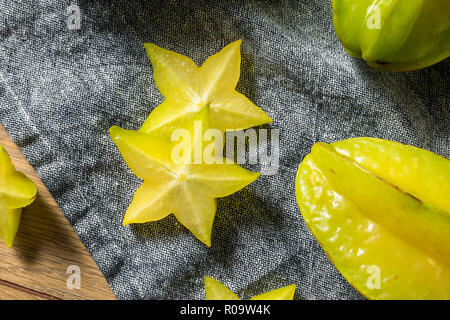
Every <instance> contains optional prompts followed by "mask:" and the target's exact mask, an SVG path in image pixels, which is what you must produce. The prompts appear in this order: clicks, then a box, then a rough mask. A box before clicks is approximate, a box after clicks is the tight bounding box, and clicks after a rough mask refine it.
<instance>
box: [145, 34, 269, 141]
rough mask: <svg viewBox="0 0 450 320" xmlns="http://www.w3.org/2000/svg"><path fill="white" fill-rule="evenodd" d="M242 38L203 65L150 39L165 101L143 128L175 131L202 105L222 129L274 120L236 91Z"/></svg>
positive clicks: (213, 123) (155, 131) (148, 45)
mask: <svg viewBox="0 0 450 320" xmlns="http://www.w3.org/2000/svg"><path fill="white" fill-rule="evenodd" d="M240 44H241V41H240V40H239V41H235V42H233V43H231V44H229V45H227V46H226V47H225V48H223V49H222V50H221V51H220V52H219V53H217V54H215V55H213V56H211V57H209V58H208V59H207V60H206V61H205V62H204V63H203V65H202V66H201V67H197V65H196V64H195V63H194V62H193V61H192V60H191V59H189V58H187V57H185V56H183V55H181V54H178V53H176V52H173V51H169V50H166V49H163V48H160V47H158V46H156V45H155V44H152V43H145V44H144V46H145V49H146V51H147V55H148V57H149V58H150V61H151V63H152V65H153V77H154V80H155V83H156V86H157V87H158V89H159V91H160V92H161V93H162V95H163V96H164V98H165V100H164V102H163V103H162V104H160V105H159V106H158V107H156V108H155V110H153V112H152V113H151V114H150V115H149V117H148V118H147V120H146V121H145V122H144V124H143V125H142V127H141V128H140V131H142V132H145V133H152V134H163V135H164V134H166V135H169V136H170V135H171V134H172V132H173V130H174V129H176V128H180V127H182V124H183V123H184V122H185V121H186V120H189V119H191V118H193V117H194V116H195V115H196V114H198V113H199V112H200V111H202V110H206V111H207V114H208V117H209V118H210V122H211V126H212V127H213V128H217V129H219V130H221V131H222V132H225V131H226V130H241V129H247V128H250V127H254V126H258V125H262V124H265V123H269V122H272V119H271V118H270V117H269V116H268V115H267V114H266V113H265V112H264V111H263V110H262V109H260V108H259V107H257V106H256V105H255V104H253V103H252V102H251V101H250V100H249V99H248V98H246V97H245V96H244V95H243V94H241V93H239V92H237V91H236V90H235V88H236V85H237V83H238V81H239V76H240V64H241V53H240Z"/></svg>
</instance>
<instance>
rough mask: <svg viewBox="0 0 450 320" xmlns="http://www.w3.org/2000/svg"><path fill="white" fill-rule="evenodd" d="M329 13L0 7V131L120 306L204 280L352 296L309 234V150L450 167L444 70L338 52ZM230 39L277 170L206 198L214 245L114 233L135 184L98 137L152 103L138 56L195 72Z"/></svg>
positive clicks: (192, 4) (225, 6)
mask: <svg viewBox="0 0 450 320" xmlns="http://www.w3.org/2000/svg"><path fill="white" fill-rule="evenodd" d="M330 2H331V1H327V0H309V1H296V0H292V1H273V2H266V1H264V2H263V1H261V2H260V1H245V2H231V1H221V2H216V1H205V2H202V1H200V0H195V1H185V2H180V1H160V2H157V1H132V0H122V1H111V2H109V1H82V0H79V1H78V2H76V1H73V2H72V1H61V0H53V1H52V0H41V1H32V0H24V1H22V0H8V1H3V2H1V4H0V121H1V123H2V124H3V125H4V126H5V128H6V129H7V131H8V132H9V134H10V135H11V137H12V138H13V140H14V141H15V142H16V143H17V144H18V145H19V146H20V148H21V149H22V151H23V152H24V154H25V156H26V158H27V159H28V161H29V162H30V163H31V164H32V165H33V166H34V167H35V168H36V170H37V172H38V173H39V175H40V177H41V178H42V180H43V182H44V183H45V185H46V186H47V188H48V189H49V190H50V192H51V193H52V194H53V196H54V197H55V199H56V201H57V202H58V204H59V205H60V206H61V208H62V210H63V212H64V214H65V215H66V216H67V218H68V219H69V220H70V222H71V223H72V225H73V227H74V228H75V230H76V232H77V233H78V234H79V236H80V238H81V240H82V241H83V243H84V244H85V245H86V247H87V248H88V250H89V251H90V252H91V254H92V256H93V257H94V259H95V261H96V262H97V264H98V265H99V267H100V269H101V271H102V272H103V273H104V275H105V276H106V278H107V280H108V282H109V284H110V285H111V287H112V289H113V290H114V292H115V294H116V295H117V297H118V298H121V299H203V298H204V285H203V276H205V275H209V276H212V277H214V278H216V279H218V280H219V281H221V282H223V283H224V284H226V285H227V286H229V287H230V289H232V290H233V291H235V292H237V293H238V294H239V295H240V296H241V297H243V298H248V297H250V296H253V295H256V294H258V293H262V292H265V291H267V290H270V289H274V288H277V287H281V286H283V285H287V284H290V283H295V284H297V291H296V298H298V299H360V298H362V297H361V296H360V295H359V294H358V293H357V292H356V291H355V290H354V289H353V288H352V286H351V285H349V284H348V283H347V282H346V280H345V279H344V278H343V277H342V276H341V275H340V273H339V272H338V271H337V270H336V269H335V268H334V266H333V265H332V263H331V262H330V261H329V260H328V258H327V257H326V255H325V253H324V252H323V250H322V249H321V247H320V246H319V244H318V243H317V241H316V240H315V239H314V237H313V236H312V235H311V233H310V231H309V230H308V228H307V227H306V226H305V223H304V221H303V219H302V217H301V214H300V211H299V209H298V207H297V203H296V200H295V195H294V180H295V174H296V170H297V166H298V164H299V163H300V162H301V160H302V159H303V157H304V156H305V155H306V154H307V153H308V152H309V150H310V148H311V146H312V145H313V143H314V142H315V141H325V142H334V141H337V140H341V139H346V138H350V137H357V136H371V137H379V138H385V139H390V140H395V141H399V142H403V143H407V144H411V145H415V146H418V147H421V148H425V149H429V150H431V151H434V152H436V153H438V154H441V155H443V156H446V157H449V156H450V150H449V146H450V141H449V138H450V134H449V132H450V130H449V123H450V112H449V106H448V102H449V98H450V96H449V92H450V90H449V82H448V71H449V61H448V60H447V61H444V62H442V63H440V64H438V65H435V66H433V67H430V68H427V69H425V70H422V71H418V72H410V73H401V74H395V73H390V72H385V71H380V70H372V69H370V68H369V67H368V66H367V65H366V64H365V62H363V61H359V60H356V59H353V58H351V57H350V56H348V55H347V54H346V53H345V51H344V49H343V48H342V46H341V44H340V42H339V41H338V39H337V37H336V35H335V33H334V30H333V25H332V11H331V4H330ZM71 3H76V4H78V6H79V8H80V9H81V24H80V29H78V30H77V29H74V30H72V29H69V28H68V25H67V22H66V20H67V18H68V13H67V7H68V6H69V5H70V4H71ZM237 39H243V44H242V55H243V61H242V73H241V79H240V82H239V85H238V90H239V91H240V92H242V93H244V94H245V95H246V96H247V97H249V98H250V99H251V100H252V101H253V102H255V104H257V105H258V106H259V107H261V108H262V109H264V110H265V111H266V112H267V113H268V114H269V115H270V116H271V117H272V118H273V119H274V123H273V125H271V127H273V128H278V129H280V143H281V158H280V168H279V171H278V173H277V174H276V175H272V176H262V177H261V178H259V179H258V180H257V181H256V182H254V183H253V184H251V185H250V186H248V187H246V188H245V189H244V190H242V191H240V192H238V193H236V194H233V195H232V196H229V197H227V198H223V199H219V200H218V211H217V216H216V220H215V223H214V229H213V237H212V247H211V248H207V247H206V246H205V245H203V244H202V243H201V242H200V241H198V240H197V239H196V238H194V237H193V236H192V234H191V233H190V232H189V231H187V230H186V229H185V228H183V227H182V226H181V225H180V224H179V223H178V222H177V221H176V219H175V218H174V217H173V216H170V217H168V218H166V219H164V220H162V221H159V222H154V223H146V224H143V225H132V226H127V227H122V226H121V222H122V218H123V215H124V212H125V211H126V209H127V207H128V205H129V204H130V202H131V200H132V196H133V193H134V191H135V190H136V189H137V188H138V186H139V185H140V184H141V181H140V180H139V179H138V178H136V177H135V176H134V175H133V174H132V173H131V171H130V170H129V169H128V168H127V166H126V164H125V162H124V161H123V159H122V157H121V155H120V153H119V151H118V149H117V148H116V147H115V145H114V144H113V142H112V141H111V139H110V137H109V134H108V129H109V127H110V126H112V125H118V126H121V127H124V128H127V129H137V128H139V126H140V125H141V124H142V123H143V121H144V120H145V118H146V117H147V116H148V114H149V113H150V112H151V111H152V110H153V108H154V107H156V106H157V105H158V104H159V103H161V102H162V101H163V98H162V96H161V94H160V93H159V92H158V90H157V88H156V86H155V84H154V82H153V77H152V66H151V63H150V62H149V60H148V58H147V56H146V54H145V50H144V48H143V45H142V44H143V43H144V42H152V43H155V44H157V45H159V46H161V47H164V48H167V49H170V50H174V51H177V52H179V53H181V54H184V55H187V56H188V57H190V58H192V59H193V60H194V61H195V62H196V63H197V64H199V65H200V64H201V63H202V62H203V61H204V60H205V59H206V58H207V57H208V56H210V55H211V54H213V53H216V52H217V51H219V50H220V49H221V48H222V47H224V46H225V45H227V44H228V43H230V42H232V41H234V40H237ZM248 167H249V168H251V169H258V168H257V167H255V168H253V167H251V166H248Z"/></svg>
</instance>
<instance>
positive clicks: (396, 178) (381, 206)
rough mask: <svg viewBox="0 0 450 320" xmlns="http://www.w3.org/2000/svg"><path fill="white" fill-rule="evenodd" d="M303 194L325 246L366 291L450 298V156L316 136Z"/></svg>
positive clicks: (303, 170) (301, 173) (309, 220)
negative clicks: (324, 140)
mask: <svg viewBox="0 0 450 320" xmlns="http://www.w3.org/2000/svg"><path fill="white" fill-rule="evenodd" d="M296 196H297V201H298V204H299V207H300V211H301V214H302V216H303V218H304V220H305V222H306V224H307V225H308V227H309V229H310V230H311V232H312V233H313V235H314V236H315V237H316V239H317V240H318V242H319V243H320V244H321V246H322V248H323V249H324V251H325V253H326V254H327V255H328V257H329V258H330V260H331V261H332V262H333V263H334V265H335V266H336V268H337V269H338V270H339V271H340V272H341V274H342V275H343V276H344V277H345V278H346V279H347V280H348V281H349V283H351V284H352V285H353V286H354V287H355V289H357V290H358V291H359V292H360V293H362V294H363V295H364V296H366V297H368V298H370V299H450V160H448V159H446V158H444V157H441V156H439V155H437V154H434V153H432V152H429V151H426V150H422V149H419V148H415V147H412V146H407V145H403V144H400V143H396V142H392V141H387V140H381V139H374V138H353V139H348V140H343V141H339V142H335V143H333V144H331V145H329V144H325V143H316V144H315V145H314V146H313V147H312V149H311V153H310V154H309V155H307V156H306V157H305V158H304V160H303V161H302V163H301V164H300V166H299V170H298V173H297V180H296ZM376 279H378V280H377V281H378V282H377V281H375V282H372V281H373V280H376ZM374 283H375V284H376V285H374Z"/></svg>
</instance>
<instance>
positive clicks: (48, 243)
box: [0, 125, 115, 300]
mask: <svg viewBox="0 0 450 320" xmlns="http://www.w3.org/2000/svg"><path fill="white" fill-rule="evenodd" d="M0 144H1V145H2V146H3V147H5V149H6V150H7V151H8V153H9V155H10V157H11V159H12V161H13V163H14V166H15V167H16V169H17V170H19V171H21V172H23V173H24V174H26V175H27V176H28V177H29V178H30V179H31V180H33V181H34V183H35V184H36V186H37V189H38V196H37V198H36V200H35V201H34V202H33V203H32V204H31V205H30V206H29V207H27V208H25V209H24V210H23V214H22V220H21V224H20V229H19V232H18V234H17V238H16V240H15V242H14V246H13V247H12V248H11V249H8V248H7V247H6V246H5V245H4V244H3V243H2V242H0V299H27V300H28V299H45V300H48V299H108V300H110V299H115V296H114V294H113V293H112V291H111V288H110V287H109V285H108V284H107V282H106V280H105V278H104V276H103V275H102V273H101V272H100V270H99V269H98V267H97V265H96V263H95V262H94V260H93V259H92V257H91V256H90V254H89V252H88V251H87V250H86V248H85V247H84V245H83V244H82V243H81V241H80V239H79V238H78V235H77V234H76V233H75V231H74V230H73V228H72V227H71V225H70V223H69V221H68V220H67V219H66V218H65V217H64V215H63V213H62V212H61V209H60V208H59V207H58V205H57V204H56V202H55V200H54V199H53V197H52V196H51V194H50V193H49V192H48V191H47V189H46V188H45V186H44V185H43V184H42V181H41V180H40V179H39V177H38V175H37V174H36V172H35V170H34V169H33V168H32V167H31V166H30V165H29V164H28V162H27V161H26V160H25V158H24V156H23V155H22V153H21V152H20V150H19V148H18V147H17V146H16V145H15V144H14V143H13V142H12V141H11V139H10V138H9V136H8V134H7V133H6V131H5V130H4V128H3V127H2V126H1V125H0ZM71 266H77V267H79V274H78V273H77V272H74V271H73V270H74V269H73V268H74V267H71ZM69 267H71V268H69ZM75 268H76V267H75ZM68 269H69V270H68ZM68 271H69V273H68ZM78 275H79V280H80V282H79V288H77V287H78V286H77V284H78V283H77V280H76V279H75V277H78ZM68 284H69V285H68Z"/></svg>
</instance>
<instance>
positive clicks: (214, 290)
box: [204, 277, 296, 300]
mask: <svg viewBox="0 0 450 320" xmlns="http://www.w3.org/2000/svg"><path fill="white" fill-rule="evenodd" d="M204 280H205V295H206V300H240V298H239V297H238V296H237V295H236V294H235V293H233V292H232V291H231V290H230V289H228V288H227V287H226V286H224V285H223V284H222V283H220V282H219V281H217V280H216V279H214V278H211V277H204ZM295 288H296V285H295V284H291V285H289V286H286V287H283V288H279V289H275V290H272V291H269V292H266V293H262V294H259V295H257V296H254V297H253V298H251V299H250V300H293V299H294V294H295Z"/></svg>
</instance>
